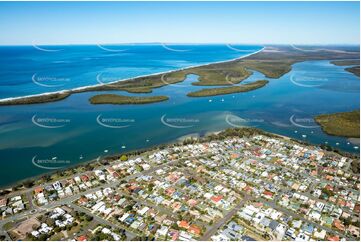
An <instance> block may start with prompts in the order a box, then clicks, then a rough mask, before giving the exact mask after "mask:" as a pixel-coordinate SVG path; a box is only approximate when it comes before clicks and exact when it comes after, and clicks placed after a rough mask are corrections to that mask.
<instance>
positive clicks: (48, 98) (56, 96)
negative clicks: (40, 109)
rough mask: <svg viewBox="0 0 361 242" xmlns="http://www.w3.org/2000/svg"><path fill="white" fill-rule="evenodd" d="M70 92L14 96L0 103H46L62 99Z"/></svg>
mask: <svg viewBox="0 0 361 242" xmlns="http://www.w3.org/2000/svg"><path fill="white" fill-rule="evenodd" d="M70 94H71V93H70V92H59V93H52V94H46V95H38V96H32V97H24V98H16V99H11V100H5V101H1V102H0V106H1V105H22V104H36V103H46V102H55V101H60V100H63V99H65V98H67V97H69V96H70Z"/></svg>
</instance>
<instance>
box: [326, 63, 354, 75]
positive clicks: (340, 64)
mask: <svg viewBox="0 0 361 242" xmlns="http://www.w3.org/2000/svg"><path fill="white" fill-rule="evenodd" d="M331 63H332V64H334V65H336V66H353V67H349V68H346V69H345V70H346V71H348V72H351V73H352V74H354V75H355V76H360V60H339V61H331Z"/></svg>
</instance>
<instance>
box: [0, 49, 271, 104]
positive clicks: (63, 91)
mask: <svg viewBox="0 0 361 242" xmlns="http://www.w3.org/2000/svg"><path fill="white" fill-rule="evenodd" d="M265 48H266V47H262V49H260V50H258V51H255V52H252V53H250V54H246V55H244V56H241V57H237V58H234V59H230V60H225V61H216V62H209V63H205V64H201V65H195V66H188V67H183V68H180V69H176V70H170V71H163V72H157V73H153V74H147V75H140V76H135V77H131V78H125V79H120V80H117V81H113V82H109V83H104V84H95V85H88V86H83V87H76V88H72V89H66V90H59V91H54V92H45V93H40V94H32V95H25V96H20V97H8V98H3V99H0V103H1V102H7V101H14V100H20V99H24V98H31V97H43V96H47V95H54V94H61V93H67V92H70V93H71V92H79V91H86V90H87V89H88V88H94V87H102V86H108V85H112V84H117V83H119V82H124V81H131V80H133V79H136V78H144V77H152V76H157V75H162V74H169V73H172V72H177V71H183V70H187V69H190V68H196V67H202V66H207V65H212V64H221V63H227V62H232V61H236V60H241V59H243V58H246V57H248V56H251V55H255V54H257V53H259V52H261V51H263V50H264V49H265Z"/></svg>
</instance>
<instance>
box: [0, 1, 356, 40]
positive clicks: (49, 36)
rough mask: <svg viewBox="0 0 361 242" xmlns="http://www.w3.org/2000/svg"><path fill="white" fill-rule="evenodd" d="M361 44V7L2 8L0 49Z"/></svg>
mask: <svg viewBox="0 0 361 242" xmlns="http://www.w3.org/2000/svg"><path fill="white" fill-rule="evenodd" d="M149 42H158V43H159V42H162V43H240V44H359V42H360V5H359V2H0V45H28V44H50V45H58V44H107V43H149Z"/></svg>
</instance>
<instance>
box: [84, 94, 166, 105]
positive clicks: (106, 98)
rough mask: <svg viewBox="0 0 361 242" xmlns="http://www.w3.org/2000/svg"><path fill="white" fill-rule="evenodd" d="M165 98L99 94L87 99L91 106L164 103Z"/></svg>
mask: <svg viewBox="0 0 361 242" xmlns="http://www.w3.org/2000/svg"><path fill="white" fill-rule="evenodd" d="M168 99H169V98H168V97H167V96H152V97H128V96H122V95H116V94H100V95H95V96H93V97H91V98H90V99H89V101H90V103H91V104H145V103H155V102H162V101H166V100H168Z"/></svg>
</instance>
